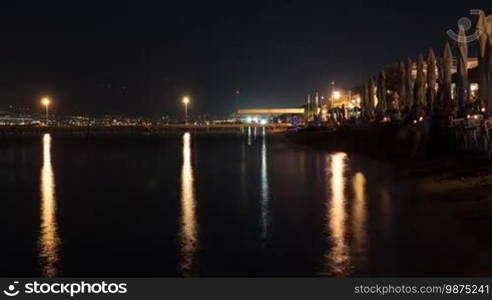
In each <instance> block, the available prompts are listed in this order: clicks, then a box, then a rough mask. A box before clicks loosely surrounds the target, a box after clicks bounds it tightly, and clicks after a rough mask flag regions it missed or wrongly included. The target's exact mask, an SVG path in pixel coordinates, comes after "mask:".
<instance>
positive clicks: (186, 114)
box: [183, 96, 190, 124]
mask: <svg viewBox="0 0 492 300" xmlns="http://www.w3.org/2000/svg"><path fill="white" fill-rule="evenodd" d="M188 103H190V98H189V97H187V96H185V97H183V104H184V106H185V124H188Z"/></svg>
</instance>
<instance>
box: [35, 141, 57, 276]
mask: <svg viewBox="0 0 492 300" xmlns="http://www.w3.org/2000/svg"><path fill="white" fill-rule="evenodd" d="M55 187H56V185H55V176H54V173H53V167H52V165H51V136H50V135H49V134H45V135H44V136H43V166H42V169H41V180H40V192H41V225H40V227H41V228H40V229H41V230H40V237H39V247H40V262H41V268H42V273H43V276H45V277H56V276H57V275H58V265H57V264H58V260H59V250H60V249H59V248H60V238H59V236H58V224H57V220H56V188H55Z"/></svg>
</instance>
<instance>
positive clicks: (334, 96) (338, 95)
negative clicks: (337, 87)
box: [333, 91, 342, 100]
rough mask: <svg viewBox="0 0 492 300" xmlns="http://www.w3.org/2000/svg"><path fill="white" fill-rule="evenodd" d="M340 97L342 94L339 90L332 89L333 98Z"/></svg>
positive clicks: (337, 98)
mask: <svg viewBox="0 0 492 300" xmlns="http://www.w3.org/2000/svg"><path fill="white" fill-rule="evenodd" d="M341 97H342V94H340V91H334V92H333V99H335V100H339V99H340V98H341Z"/></svg>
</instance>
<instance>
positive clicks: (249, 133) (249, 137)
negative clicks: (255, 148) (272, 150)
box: [248, 127, 251, 146]
mask: <svg viewBox="0 0 492 300" xmlns="http://www.w3.org/2000/svg"><path fill="white" fill-rule="evenodd" d="M248 146H251V127H248Z"/></svg>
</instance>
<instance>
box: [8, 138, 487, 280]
mask: <svg viewBox="0 0 492 300" xmlns="http://www.w3.org/2000/svg"><path fill="white" fill-rule="evenodd" d="M0 182H2V188H1V189H2V192H1V195H2V196H1V199H2V200H1V202H0V222H1V223H0V225H1V227H0V233H1V236H2V239H3V241H2V247H1V250H0V266H1V267H0V275H1V276H67V277H68V276H92V277H103V276H119V277H143V276H188V275H189V276H428V275H431V276H432V275H468V274H473V272H474V271H475V267H476V266H477V265H478V264H479V263H480V262H479V258H475V257H476V255H475V253H476V249H477V248H475V244H473V243H474V242H473V241H472V240H471V239H470V238H468V237H467V235H466V234H465V233H463V231H462V229H461V228H460V226H459V224H457V223H456V222H454V221H453V220H452V219H449V218H447V217H446V213H445V212H442V211H440V210H438V209H434V208H433V207H432V206H430V205H429V204H428V201H425V197H423V196H422V195H420V194H419V192H418V191H416V190H415V189H413V187H412V186H410V185H406V184H403V183H398V180H396V179H395V172H394V170H392V169H391V168H390V167H388V166H387V165H385V164H382V163H378V162H374V161H371V160H368V159H364V158H361V157H357V156H352V155H348V154H344V153H324V152H316V151H312V150H300V149H295V148H293V147H291V146H290V145H288V144H287V143H285V142H283V141H282V139H280V138H277V137H274V136H264V135H263V134H262V131H261V129H259V130H258V131H257V132H256V134H255V132H253V131H252V132H250V135H249V136H248V135H247V134H245V135H244V136H204V135H198V136H197V135H190V134H183V135H175V136H168V137H149V138H115V137H113V138H105V139H104V138H94V139H91V140H86V139H73V138H72V139H68V138H58V137H50V136H49V135H45V136H43V137H39V138H36V139H32V140H22V141H16V142H10V141H2V144H1V146H0Z"/></svg>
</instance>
